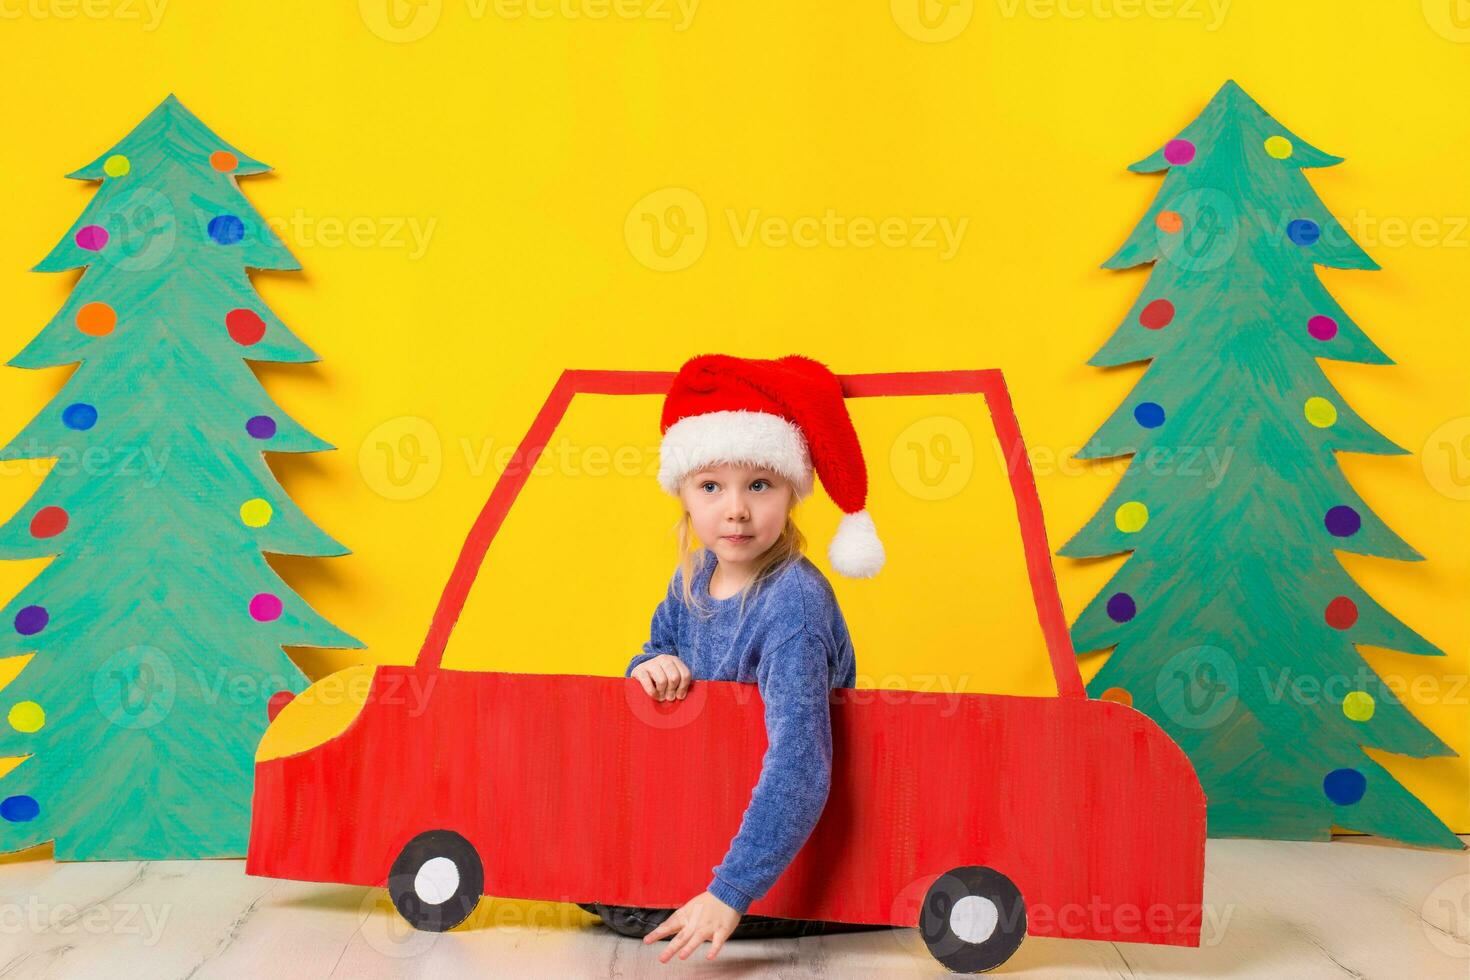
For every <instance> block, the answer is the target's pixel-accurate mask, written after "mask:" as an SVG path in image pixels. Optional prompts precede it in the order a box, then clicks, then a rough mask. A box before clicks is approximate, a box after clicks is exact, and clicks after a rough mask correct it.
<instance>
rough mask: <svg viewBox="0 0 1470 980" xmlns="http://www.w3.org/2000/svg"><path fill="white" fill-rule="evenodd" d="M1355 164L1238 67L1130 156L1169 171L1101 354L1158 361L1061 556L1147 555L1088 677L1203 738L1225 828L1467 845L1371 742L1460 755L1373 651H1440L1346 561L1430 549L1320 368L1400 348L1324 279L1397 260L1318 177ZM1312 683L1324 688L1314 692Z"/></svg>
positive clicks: (1116, 584) (1132, 573)
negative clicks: (1371, 470) (1319, 142)
mask: <svg viewBox="0 0 1470 980" xmlns="http://www.w3.org/2000/svg"><path fill="white" fill-rule="evenodd" d="M1339 162H1341V160H1340V158H1339V157H1335V156H1331V155H1329V154H1327V153H1324V152H1322V151H1321V150H1318V149H1316V148H1315V147H1313V146H1310V145H1309V144H1307V143H1306V142H1304V141H1303V140H1302V139H1301V138H1300V137H1298V136H1297V135H1296V134H1294V133H1292V132H1290V131H1289V130H1287V129H1286V128H1285V127H1283V126H1282V125H1281V124H1280V123H1278V122H1277V121H1276V120H1275V119H1273V118H1272V117H1271V116H1270V115H1268V114H1267V113H1266V112H1265V111H1264V110H1263V109H1262V108H1261V107H1260V106H1259V105H1257V104H1256V102H1255V101H1253V100H1252V99H1251V98H1250V96H1248V95H1247V94H1246V93H1245V92H1244V91H1243V90H1242V89H1241V88H1240V87H1239V86H1238V85H1236V84H1235V83H1234V82H1227V83H1226V84H1225V85H1224V86H1223V87H1222V88H1221V89H1220V90H1219V92H1218V93H1217V94H1216V95H1215V97H1214V98H1213V99H1212V100H1211V101H1210V103H1209V105H1208V106H1207V107H1206V108H1205V110H1204V111H1203V112H1202V113H1201V114H1200V116H1199V117H1198V118H1197V119H1195V120H1194V121H1193V122H1192V123H1190V124H1189V126H1187V127H1186V128H1185V129H1184V131H1183V132H1182V133H1180V134H1179V136H1177V137H1176V138H1175V139H1172V140H1170V141H1169V142H1168V143H1166V144H1165V145H1164V146H1163V147H1162V148H1160V149H1159V150H1158V151H1157V152H1155V153H1153V154H1152V155H1150V156H1149V157H1147V158H1146V159H1144V160H1141V161H1139V162H1138V163H1135V164H1134V165H1133V166H1132V167H1131V168H1130V169H1131V170H1134V171H1136V172H1139V173H1156V172H1160V171H1163V172H1165V173H1166V176H1165V178H1164V182H1163V186H1162V188H1161V189H1160V191H1159V194H1158V196H1157V198H1156V199H1155V200H1154V202H1153V205H1152V206H1151V207H1150V208H1149V210H1148V213H1147V214H1146V215H1145V216H1144V218H1143V220H1142V221H1140V222H1139V224H1138V225H1137V227H1136V228H1134V230H1133V233H1132V234H1131V235H1130V236H1129V238H1128V240H1127V242H1126V243H1125V244H1124V245H1123V247H1122V248H1120V249H1119V250H1118V252H1117V254H1116V255H1114V256H1113V257H1112V258H1111V259H1109V260H1108V261H1107V263H1105V267H1106V268H1110V269H1126V268H1130V267H1133V266H1138V265H1143V264H1152V270H1151V272H1150V274H1149V278H1148V282H1147V284H1146V285H1145V287H1144V289H1143V292H1142V294H1141V295H1140V296H1139V298H1138V301H1137V302H1136V303H1135V304H1134V305H1133V308H1132V309H1131V310H1130V311H1129V313H1128V316H1127V318H1126V319H1125V320H1124V321H1123V323H1122V324H1121V325H1120V326H1119V327H1118V328H1117V330H1116V332H1115V333H1114V334H1113V335H1112V337H1111V338H1110V339H1109V340H1108V341H1107V343H1106V344H1104V346H1103V347H1102V349H1101V350H1100V351H1098V353H1097V354H1096V355H1095V356H1094V357H1093V358H1092V359H1091V361H1089V363H1090V364H1093V365H1096V366H1099V367H1112V366H1116V365H1122V364H1131V363H1134V362H1138V361H1147V362H1149V366H1148V369H1147V371H1146V372H1145V373H1144V375H1143V377H1142V378H1141V379H1140V380H1139V382H1138V384H1137V386H1136V387H1135V388H1134V389H1133V391H1132V392H1131V393H1130V395H1129V396H1128V398H1127V399H1126V400H1125V401H1124V403H1123V404H1122V405H1120V406H1119V407H1118V409H1117V410H1116V411H1115V412H1114V413H1113V414H1112V415H1111V416H1110V417H1109V418H1108V419H1107V421H1105V422H1104V423H1103V425H1102V427H1101V428H1099V429H1098V431H1097V432H1096V434H1095V435H1093V437H1092V438H1091V439H1090V440H1089V441H1088V443H1087V444H1086V445H1085V446H1084V447H1083V449H1082V450H1081V451H1080V452H1079V453H1078V455H1079V457H1081V458H1083V459H1101V458H1107V457H1115V456H1123V455H1129V454H1131V455H1132V456H1133V458H1132V460H1131V461H1130V462H1129V465H1128V468H1127V470H1126V472H1125V473H1124V475H1123V477H1122V479H1121V480H1120V481H1119V483H1118V486H1117V487H1116V488H1115V489H1114V491H1113V493H1112V494H1111V495H1110V496H1109V497H1108V499H1107V501H1106V502H1105V503H1104V504H1103V505H1102V507H1101V509H1100V510H1099V511H1098V513H1097V514H1096V515H1095V516H1094V517H1093V518H1092V520H1091V521H1089V522H1088V524H1087V525H1086V526H1085V527H1083V528H1082V529H1081V530H1080V531H1078V533H1077V534H1076V536H1075V537H1073V538H1072V539H1071V540H1070V541H1068V542H1067V543H1066V545H1064V546H1063V547H1062V548H1061V550H1060V552H1059V553H1060V554H1062V555H1066V556H1070V557H1076V558H1088V557H1097V556H1103V555H1116V554H1120V553H1124V552H1127V553H1129V558H1128V560H1127V562H1126V563H1124V564H1123V566H1122V567H1121V568H1120V569H1119V570H1118V572H1117V573H1116V574H1115V575H1114V576H1113V578H1112V579H1111V580H1110V581H1109V583H1108V585H1107V586H1106V587H1105V588H1104V589H1103V590H1102V591H1101V592H1100V593H1098V595H1097V596H1096V597H1095V598H1094V599H1093V600H1092V602H1091V603H1090V604H1089V605H1088V606H1087V607H1086V608H1085V609H1084V610H1083V611H1082V613H1081V615H1080V616H1078V618H1077V621H1076V623H1075V624H1074V625H1073V627H1072V639H1073V642H1074V643H1075V645H1076V647H1077V649H1078V650H1079V651H1092V650H1100V649H1103V648H1106V647H1114V646H1115V647H1116V649H1115V651H1114V652H1113V654H1112V656H1111V657H1110V658H1109V659H1108V661H1107V663H1106V664H1105V665H1104V666H1103V667H1102V669H1101V670H1100V671H1099V673H1098V674H1097V675H1096V677H1094V678H1093V680H1092V681H1091V683H1090V684H1089V690H1090V692H1091V693H1092V694H1093V695H1094V696H1102V697H1105V698H1110V699H1115V700H1120V701H1122V702H1124V703H1128V704H1131V705H1132V706H1133V707H1135V708H1138V709H1139V710H1141V711H1144V712H1145V713H1147V714H1148V715H1150V716H1151V717H1153V718H1154V719H1155V720H1156V721H1158V722H1159V724H1161V725H1163V726H1164V728H1165V729H1166V730H1167V731H1168V732H1169V733H1170V735H1171V736H1172V737H1173V738H1174V739H1175V740H1177V741H1178V742H1179V744H1180V745H1181V746H1183V748H1184V749H1185V751H1186V752H1188V753H1189V756H1190V758H1191V759H1192V760H1193V762H1194V765H1195V768H1196V770H1197V771H1198V773H1199V776H1200V779H1201V781H1202V782H1203V784H1204V787H1205V792H1206V795H1207V796H1208V797H1209V801H1210V808H1209V822H1210V832H1211V833H1212V834H1214V835H1217V836H1225V837H1267V838H1285V839H1302V840H1327V839H1329V838H1330V836H1331V832H1332V828H1333V827H1334V825H1336V826H1339V827H1344V828H1348V829H1351V830H1357V831H1363V832H1366V833H1372V834H1378V835H1381V836H1384V837H1390V838H1394V839H1396V840H1400V841H1404V842H1406V843H1410V844H1417V845H1422V846H1431V847H1450V848H1459V847H1462V846H1463V845H1462V843H1461V842H1460V841H1459V839H1458V838H1456V837H1455V836H1454V835H1453V834H1452V833H1451V832H1450V830H1449V828H1447V827H1446V826H1445V825H1444V824H1443V823H1441V822H1440V820H1439V819H1438V818H1437V817H1436V816H1435V815H1434V814H1433V813H1432V812H1431V811H1430V810H1429V808H1428V807H1426V806H1424V805H1423V804H1422V803H1421V802H1420V801H1419V800H1417V799H1416V798H1415V797H1414V796H1413V795H1412V794H1411V793H1409V792H1408V791H1407V790H1406V789H1404V787H1403V786H1401V785H1400V784H1399V783H1398V782H1397V781H1396V780H1395V779H1394V778H1393V777H1392V776H1391V775H1390V774H1389V772H1388V771H1387V770H1386V769H1384V768H1383V767H1382V766H1380V765H1378V764H1377V763H1376V762H1374V760H1373V759H1371V758H1370V757H1369V756H1368V755H1367V754H1366V753H1364V751H1363V748H1364V747H1367V748H1373V749H1382V750H1384V751H1387V752H1394V753H1399V754H1402V755H1411V756H1419V757H1424V756H1435V755H1453V754H1454V752H1453V751H1452V750H1451V749H1450V748H1449V746H1447V745H1446V744H1445V743H1444V742H1442V741H1441V740H1440V739H1439V738H1438V737H1437V736H1436V735H1434V734H1433V733H1432V732H1430V731H1429V730H1428V729H1427V728H1426V727H1425V726H1424V725H1423V724H1421V723H1420V722H1419V721H1418V720H1417V719H1416V718H1415V717H1414V716H1413V715H1412V714H1411V713H1410V712H1409V711H1408V709H1407V708H1405V707H1404V705H1403V704H1402V703H1401V702H1400V701H1399V699H1398V698H1397V697H1396V696H1395V695H1394V693H1393V692H1392V690H1390V688H1389V687H1388V686H1387V685H1385V684H1384V683H1383V682H1382V681H1381V679H1380V678H1379V677H1378V675H1377V674H1376V673H1374V671H1373V669H1372V668H1371V667H1370V666H1369V665H1368V663H1367V661H1365V660H1364V659H1363V657H1362V656H1361V655H1360V654H1359V653H1358V650H1357V645H1358V644H1369V645H1372V646H1378V647H1388V648H1391V649H1394V650H1401V651H1404V652H1406V653H1411V654H1421V655H1426V656H1441V655H1442V651H1441V650H1439V649H1438V648H1437V647H1435V646H1434V645H1433V644H1432V643H1430V642H1429V641H1427V640H1425V639H1424V638H1423V637H1421V636H1420V635H1419V634H1418V633H1416V632H1414V631H1413V630H1412V629H1410V628H1409V627H1408V626H1406V625H1404V624H1403V623H1402V622H1400V621H1399V620H1398V619H1396V618H1394V616H1393V615H1392V614H1391V613H1389V612H1388V611H1387V610H1386V609H1384V608H1383V607H1382V606H1381V605H1379V604H1378V603H1377V602H1376V601H1374V599H1373V598H1372V597H1371V596H1369V595H1368V594H1367V593H1366V592H1364V591H1363V590H1362V589H1361V588H1359V587H1358V586H1357V585H1356V584H1355V583H1354V581H1353V580H1352V579H1351V578H1350V577H1349V575H1348V573H1347V572H1346V570H1345V569H1344V568H1343V566H1342V563H1341V562H1340V561H1339V560H1338V558H1337V557H1336V555H1335V554H1334V552H1335V551H1346V552H1351V553H1354V554H1361V555H1374V556H1379V557H1384V558H1396V559H1400V560H1419V559H1420V555H1419V553H1418V552H1416V551H1415V550H1414V549H1413V548H1412V547H1410V546H1409V545H1408V544H1407V543H1406V542H1405V541H1403V540H1402V539H1401V538H1399V537H1398V536H1397V535H1396V534H1394V532H1393V531H1391V530H1390V529H1389V528H1388V527H1387V526H1386V525H1385V524H1384V522H1383V521H1382V520H1380V519H1379V518H1378V517H1377V516H1376V515H1375V514H1374V513H1373V512H1372V511H1371V510H1369V508H1368V507H1367V505H1366V504H1365V503H1364V502H1363V500H1362V499H1361V498H1360V497H1359V496H1358V495H1357V494H1356V493H1355V492H1354V491H1353V489H1352V487H1351V486H1349V485H1348V482H1347V480H1346V479H1345V478H1344V476H1343V474H1342V472H1341V470H1340V469H1339V467H1338V463H1337V460H1336V457H1335V455H1334V454H1335V453H1339V452H1358V453H1377V454H1385V455H1387V454H1402V453H1404V452H1405V450H1404V449H1403V448H1401V447H1399V446H1398V445H1396V444H1395V443H1393V442H1392V441H1390V440H1389V439H1387V438H1386V437H1384V436H1383V435H1381V434H1380V433H1379V432H1377V431H1376V430H1374V429H1373V428H1372V427H1371V426H1370V425H1369V424H1368V423H1367V422H1365V421H1364V420H1363V419H1362V418H1360V417H1359V416H1358V414H1357V413H1356V412H1354V411H1353V410H1352V409H1351V408H1350V407H1349V406H1348V405H1347V404H1346V402H1344V400H1343V399H1342V397H1341V396H1340V395H1339V394H1338V393H1337V391H1336V390H1335V389H1334V388H1333V386H1332V384H1331V383H1330V382H1329V381H1328V379H1327V377H1326V376H1325V375H1324V374H1323V371H1322V369H1321V367H1320V366H1319V365H1318V363H1317V361H1318V359H1319V358H1320V359H1327V360H1338V361H1352V362H1358V363H1365V364H1390V363H1392V362H1391V361H1390V360H1389V359H1388V357H1387V356H1386V355H1385V354H1384V353H1383V352H1382V351H1381V350H1379V348H1378V347H1377V346H1376V345H1374V343H1373V342H1372V341H1371V340H1369V339H1368V337H1367V336H1366V335H1365V334H1364V332H1363V331H1362V329H1361V328H1360V327H1359V326H1358V325H1357V324H1356V323H1355V322H1353V320H1352V318H1351V317H1350V316H1349V315H1348V314H1347V313H1346V312H1345V311H1344V310H1343V309H1342V307H1341V306H1339V305H1338V303H1337V302H1336V301H1335V300H1333V298H1332V297H1331V295H1329V294H1328V292H1327V290H1326V288H1325V287H1324V286H1323V285H1322V283H1321V281H1320V280H1319V279H1318V276H1317V273H1316V269H1315V266H1318V265H1321V266H1328V267H1331V268H1336V269H1376V268H1377V267H1378V266H1377V265H1376V264H1375V263H1374V262H1373V260H1372V259H1370V258H1369V257H1368V256H1367V255H1366V254H1365V253H1364V252H1363V250H1362V249H1361V248H1359V247H1358V245H1357V243H1355V242H1354V241H1353V240H1352V238H1351V237H1350V236H1349V235H1348V234H1347V232H1346V231H1345V230H1344V229H1343V228H1342V226H1341V225H1339V224H1338V222H1337V221H1336V220H1335V219H1334V218H1333V217H1332V215H1331V214H1329V213H1328V212H1327V210H1326V208H1325V207H1324V206H1323V204H1322V202H1321V201H1320V200H1319V199H1318V197H1317V196H1316V194H1315V193H1314V192H1313V190H1312V187H1311V185H1310V184H1309V183H1308V182H1307V179H1306V177H1305V176H1304V175H1303V174H1302V170H1303V169H1304V168H1308V167H1326V166H1332V165H1334V164H1336V163H1339ZM1303 679H1305V680H1306V681H1307V682H1308V683H1309V684H1310V685H1311V686H1310V687H1308V688H1299V687H1298V685H1299V684H1300V683H1301V682H1302V680H1303ZM1298 690H1307V691H1310V692H1313V693H1311V694H1309V695H1308V696H1298V695H1297V694H1296V693H1294V692H1296V691H1298Z"/></svg>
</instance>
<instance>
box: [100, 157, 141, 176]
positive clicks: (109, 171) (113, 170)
mask: <svg viewBox="0 0 1470 980" xmlns="http://www.w3.org/2000/svg"><path fill="white" fill-rule="evenodd" d="M132 169H133V165H132V164H131V163H129V162H128V158H127V157H125V156H123V155H122V154H121V153H114V154H113V155H112V156H110V157H108V158H107V160H106V161H104V162H103V164H102V172H103V173H105V174H106V175H107V176H109V177H121V176H122V175H123V174H125V173H127V172H128V171H129V170H132Z"/></svg>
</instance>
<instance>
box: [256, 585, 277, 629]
mask: <svg viewBox="0 0 1470 980" xmlns="http://www.w3.org/2000/svg"><path fill="white" fill-rule="evenodd" d="M280 615H281V597H280V596H278V595H272V594H271V593H269V592H257V593H256V594H255V595H254V596H252V597H251V599H250V616H251V618H252V619H254V620H255V621H256V622H257V623H269V622H271V621H272V620H275V619H278V618H280Z"/></svg>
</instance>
